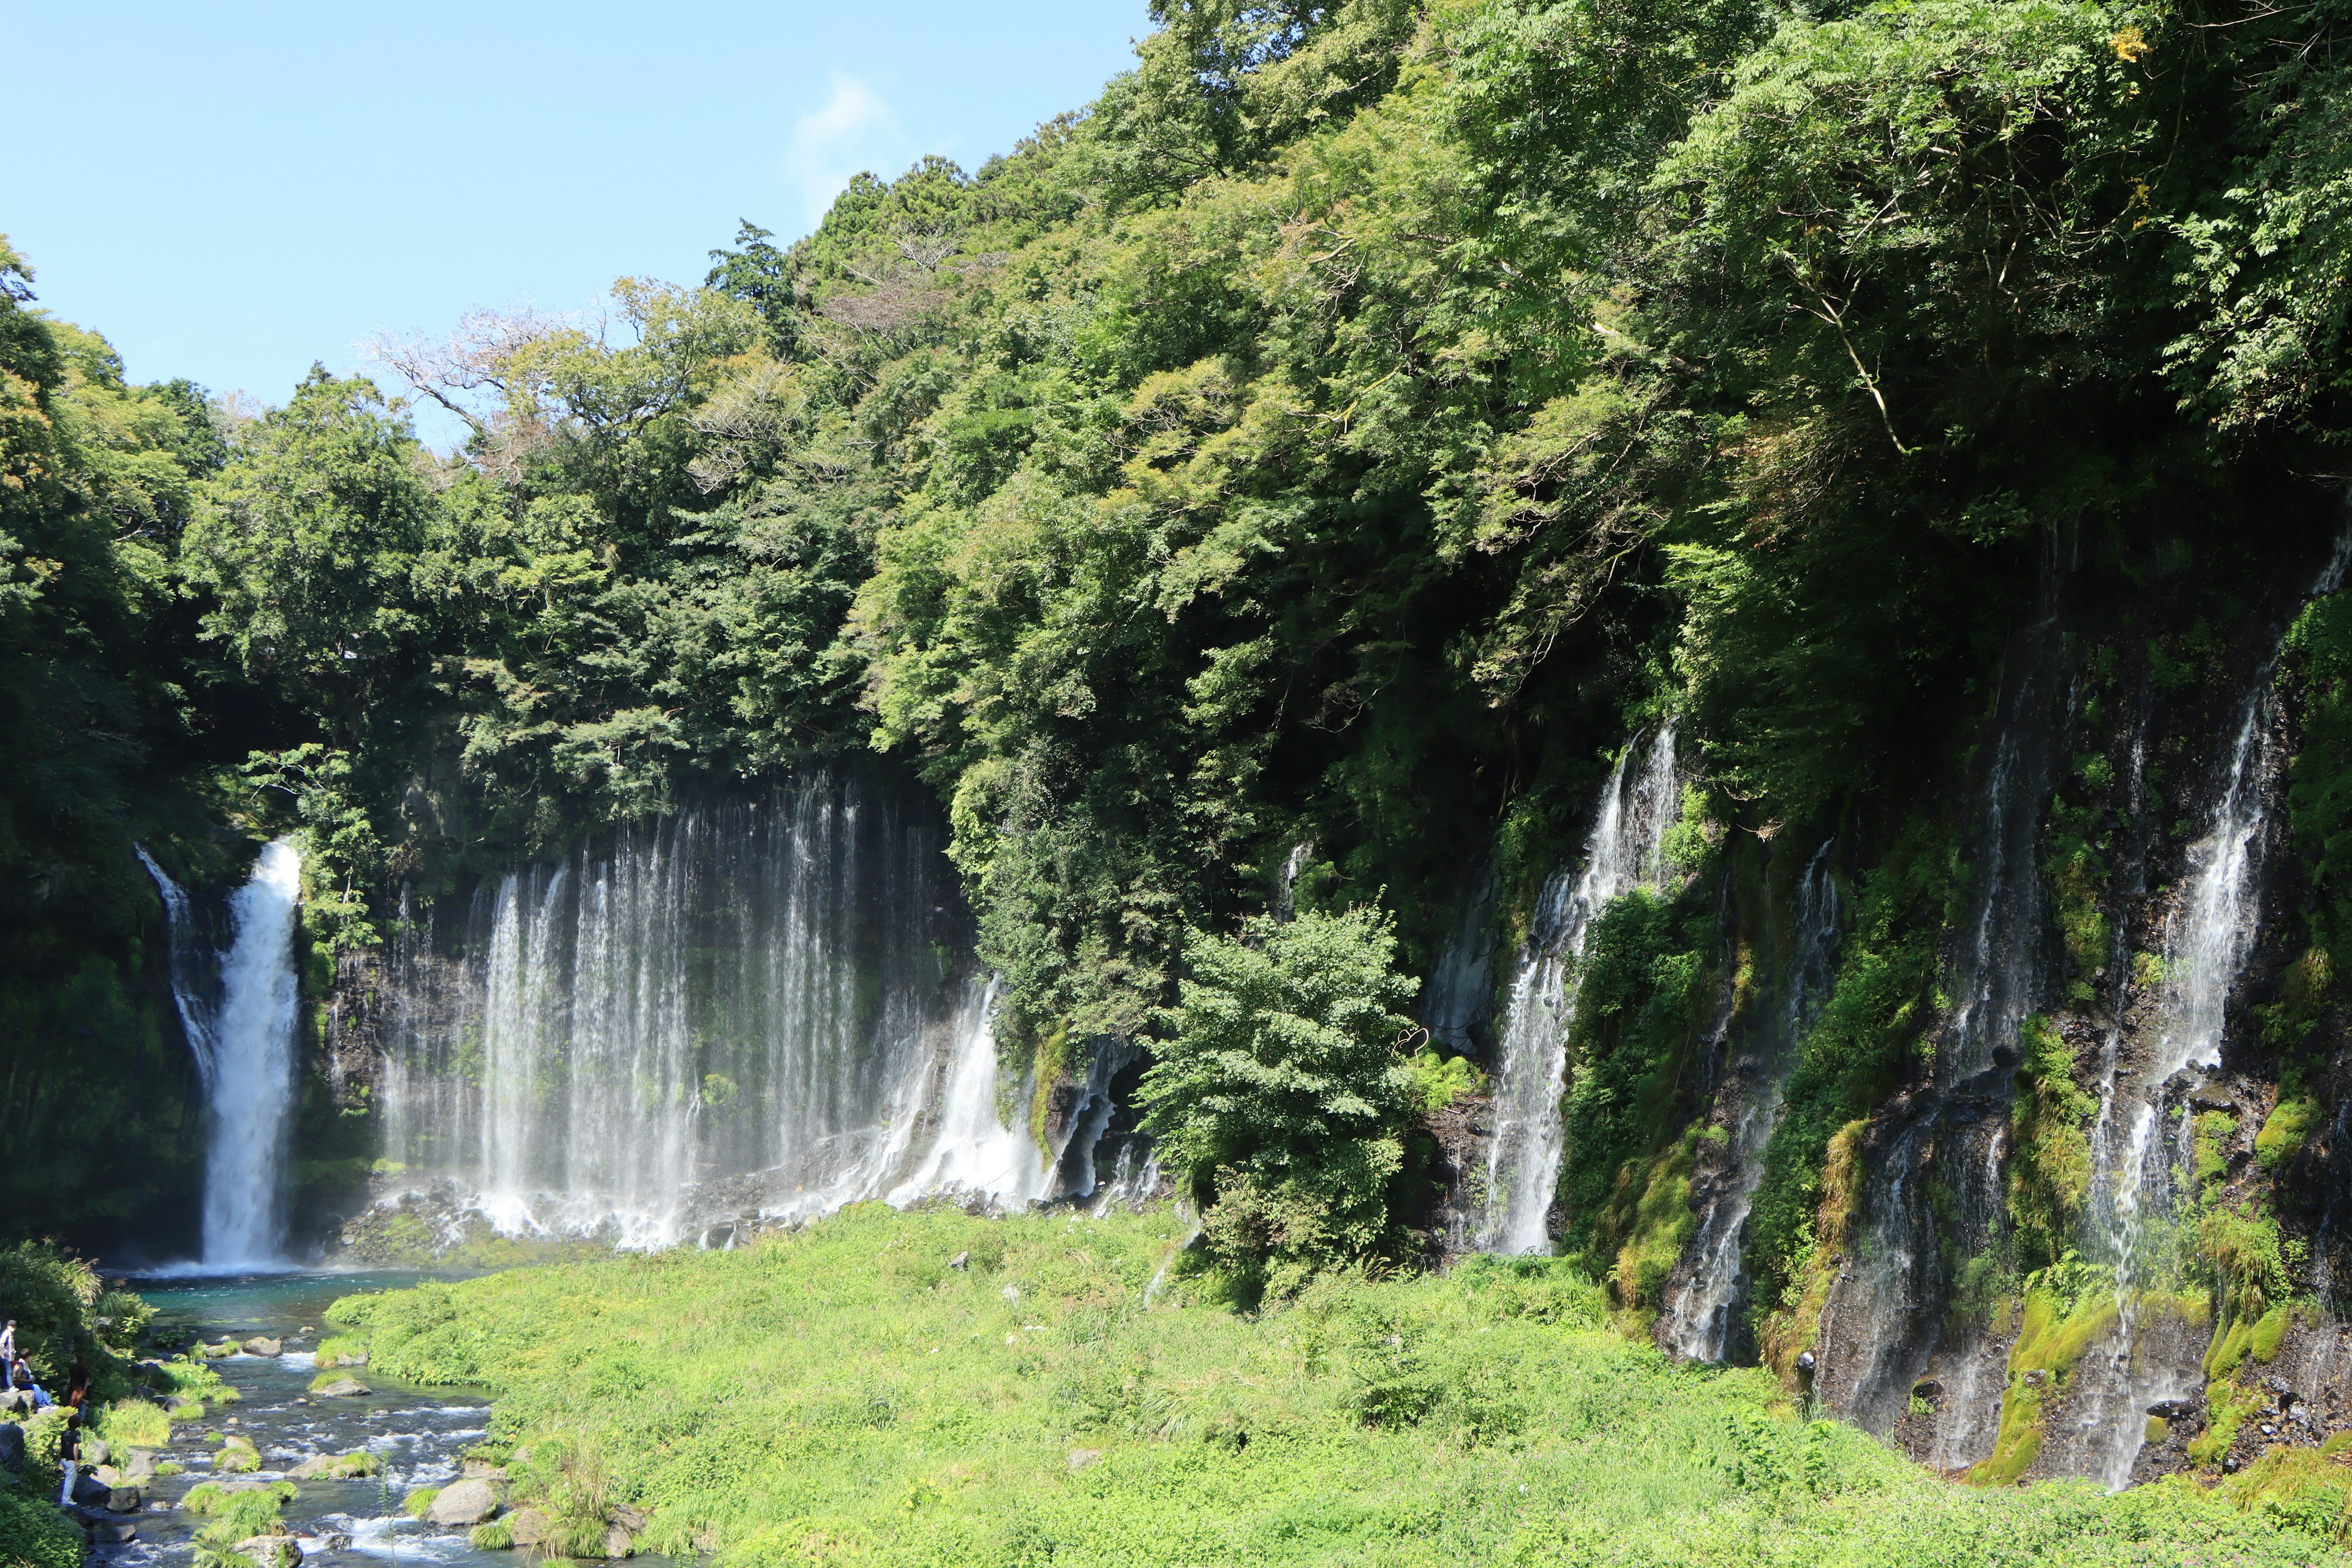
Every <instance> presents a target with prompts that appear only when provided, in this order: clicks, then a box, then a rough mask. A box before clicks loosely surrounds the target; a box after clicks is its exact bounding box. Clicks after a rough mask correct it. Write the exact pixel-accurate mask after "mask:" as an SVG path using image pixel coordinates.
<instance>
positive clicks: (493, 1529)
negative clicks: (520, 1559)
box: [466, 1519, 514, 1552]
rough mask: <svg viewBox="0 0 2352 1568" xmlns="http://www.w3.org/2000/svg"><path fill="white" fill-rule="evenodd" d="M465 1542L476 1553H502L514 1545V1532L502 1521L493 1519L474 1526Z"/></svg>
mask: <svg viewBox="0 0 2352 1568" xmlns="http://www.w3.org/2000/svg"><path fill="white" fill-rule="evenodd" d="M466 1540H467V1544H468V1545H470V1546H472V1547H473V1548H474V1550H475V1551H477V1552H504V1551H506V1550H508V1549H509V1547H511V1546H513V1545H514V1531H513V1530H512V1529H511V1528H510V1527H509V1525H508V1524H507V1522H506V1521H504V1520H499V1519H494V1520H492V1521H489V1522H488V1524H478V1525H476V1526H474V1528H473V1529H472V1530H471V1531H468V1532H467V1536H466Z"/></svg>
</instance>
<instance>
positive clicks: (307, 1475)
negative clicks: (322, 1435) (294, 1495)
mask: <svg viewBox="0 0 2352 1568" xmlns="http://www.w3.org/2000/svg"><path fill="white" fill-rule="evenodd" d="M334 1469H335V1456H334V1455H332V1454H313V1455H311V1456H310V1458H307V1459H305V1460H303V1461H302V1462H301V1463H300V1464H299V1465H297V1466H295V1467H294V1468H292V1469H290V1470H289V1471H287V1472H286V1479H288V1480H289V1481H323V1480H325V1479H327V1478H328V1477H329V1476H331V1475H332V1474H333V1473H334Z"/></svg>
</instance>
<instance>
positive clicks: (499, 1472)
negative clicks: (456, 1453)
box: [457, 1459, 507, 1481]
mask: <svg viewBox="0 0 2352 1568" xmlns="http://www.w3.org/2000/svg"><path fill="white" fill-rule="evenodd" d="M457 1474H458V1475H459V1476H461V1477H463V1478H464V1479H467V1480H469V1481H502V1480H505V1479H507V1472H506V1467H505V1466H503V1465H494V1464H492V1463H490V1462H489V1461H488V1459H460V1460H458V1461H457Z"/></svg>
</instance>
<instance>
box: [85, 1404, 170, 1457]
mask: <svg viewBox="0 0 2352 1568" xmlns="http://www.w3.org/2000/svg"><path fill="white" fill-rule="evenodd" d="M92 1429H93V1430H94V1431H95V1432H96V1433H97V1435H98V1436H100V1437H101V1438H103V1439H104V1440H105V1442H106V1443H107V1445H108V1446H109V1447H115V1448H161V1447H167V1446H168V1445H169V1444H170V1443H171V1441H172V1418H171V1417H170V1416H168V1415H164V1414H163V1406H162V1405H150V1404H149V1403H147V1401H145V1400H143V1399H130V1400H120V1399H119V1400H116V1401H115V1402H114V1403H113V1404H111V1405H107V1406H106V1407H105V1408H103V1409H102V1410H100V1412H99V1416H98V1420H97V1422H96V1423H95V1424H94V1426H93V1428H92Z"/></svg>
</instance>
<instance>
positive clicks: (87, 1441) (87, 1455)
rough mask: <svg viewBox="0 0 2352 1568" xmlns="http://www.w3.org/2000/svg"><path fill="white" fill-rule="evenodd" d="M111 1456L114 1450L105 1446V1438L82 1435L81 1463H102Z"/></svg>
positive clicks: (112, 1456)
mask: <svg viewBox="0 0 2352 1568" xmlns="http://www.w3.org/2000/svg"><path fill="white" fill-rule="evenodd" d="M111 1458H114V1450H113V1449H112V1448H110V1447H107V1446H106V1439H105V1438H103V1437H84V1438H83V1439H82V1440H81V1462H82V1463H83V1464H85V1465H102V1464H104V1463H106V1462H107V1461H108V1460H109V1459H111Z"/></svg>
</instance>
